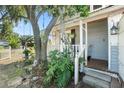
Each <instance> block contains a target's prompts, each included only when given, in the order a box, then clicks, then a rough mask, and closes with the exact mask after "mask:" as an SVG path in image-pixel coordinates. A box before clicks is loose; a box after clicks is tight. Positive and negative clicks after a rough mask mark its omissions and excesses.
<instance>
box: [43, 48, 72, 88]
mask: <svg viewBox="0 0 124 93" xmlns="http://www.w3.org/2000/svg"><path fill="white" fill-rule="evenodd" d="M49 57H50V62H49V63H48V68H47V71H46V75H45V77H44V82H43V83H44V85H45V87H48V86H49V85H55V86H56V87H66V86H67V85H68V83H69V81H70V80H71V79H72V76H73V63H72V62H71V58H70V55H69V53H68V52H67V51H64V52H59V51H57V50H54V51H51V52H50V54H49Z"/></svg>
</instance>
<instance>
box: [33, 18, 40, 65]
mask: <svg viewBox="0 0 124 93" xmlns="http://www.w3.org/2000/svg"><path fill="white" fill-rule="evenodd" d="M31 24H32V28H33V34H34V44H35V59H36V61H37V65H38V64H40V63H41V38H40V30H39V27H38V24H37V22H36V21H35V19H33V18H32V20H31Z"/></svg>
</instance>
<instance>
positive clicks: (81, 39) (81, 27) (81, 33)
mask: <svg viewBox="0 0 124 93" xmlns="http://www.w3.org/2000/svg"><path fill="white" fill-rule="evenodd" d="M82 45H83V23H82V20H80V51H82V49H83V48H82V47H83V46H82Z"/></svg>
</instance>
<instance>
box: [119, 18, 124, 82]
mask: <svg viewBox="0 0 124 93" xmlns="http://www.w3.org/2000/svg"><path fill="white" fill-rule="evenodd" d="M119 28H120V30H119V74H120V76H121V77H122V79H123V80H124V17H122V19H121V21H120V24H119Z"/></svg>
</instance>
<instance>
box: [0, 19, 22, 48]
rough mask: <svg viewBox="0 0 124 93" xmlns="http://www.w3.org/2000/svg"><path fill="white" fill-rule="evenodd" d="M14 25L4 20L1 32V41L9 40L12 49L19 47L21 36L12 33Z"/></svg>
mask: <svg viewBox="0 0 124 93" xmlns="http://www.w3.org/2000/svg"><path fill="white" fill-rule="evenodd" d="M12 29H13V25H12V24H11V22H10V21H9V20H8V19H4V20H3V23H2V27H1V31H0V39H3V40H7V41H8V42H9V45H10V46H11V47H12V48H17V47H19V42H20V40H19V35H18V34H17V33H14V32H12Z"/></svg>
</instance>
